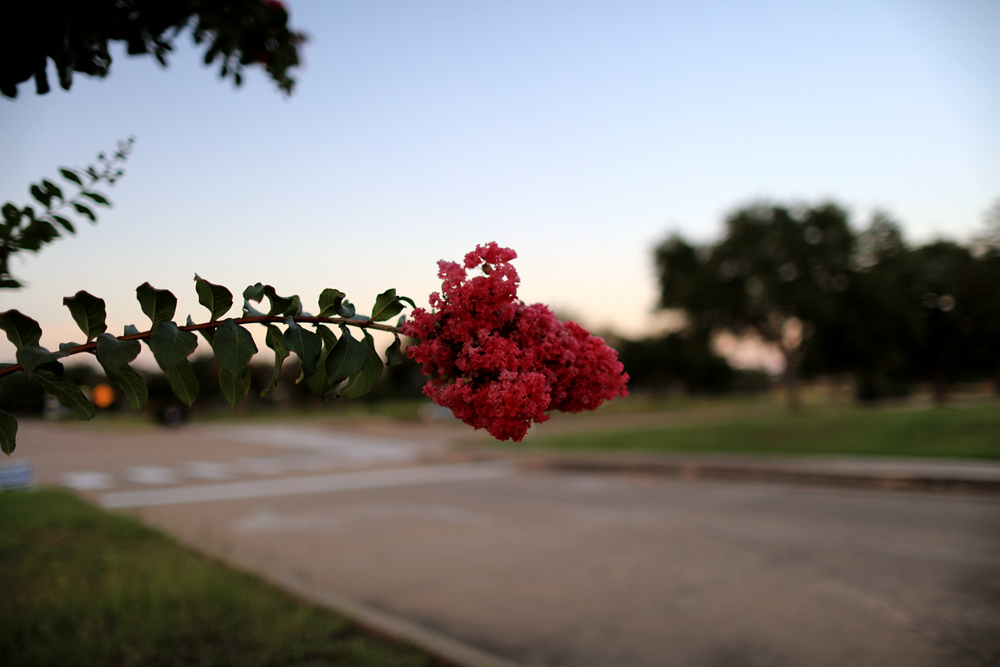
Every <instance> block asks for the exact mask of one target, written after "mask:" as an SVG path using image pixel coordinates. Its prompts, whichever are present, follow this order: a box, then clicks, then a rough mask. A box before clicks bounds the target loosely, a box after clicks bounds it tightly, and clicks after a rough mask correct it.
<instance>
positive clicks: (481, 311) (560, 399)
mask: <svg viewBox="0 0 1000 667" xmlns="http://www.w3.org/2000/svg"><path fill="white" fill-rule="evenodd" d="M515 257H517V253H515V252H514V251H513V250H511V249H509V248H501V247H499V246H497V244H496V243H488V244H486V245H480V246H476V249H475V250H474V251H472V252H470V253H469V254H467V255H466V256H465V266H464V267H463V266H461V265H459V264H457V263H455V262H446V261H440V262H438V267H439V271H438V275H439V276H440V277H441V278H442V280H443V281H444V282H443V285H442V288H441V292H440V293H438V292H434V293H433V294H431V296H430V304H431V306H432V308H433V310H432V311H430V312H428V311H426V310H424V309H422V308H417V309H416V310H415V311H414V312H413V315H412V317H411V318H410V319H409V320H408V321H407V322H406V323H405V324H404V325H403V333H405V334H406V335H407V336H410V337H412V338H415V339H416V341H417V342H416V343H415V344H414V345H411V346H410V348H409V349H408V354H409V357H410V358H411V359H413V360H414V361H417V362H419V363H421V364H423V372H424V374H425V375H428V376H430V379H429V380H428V382H427V384H426V385H425V386H424V393H425V394H427V395H428V396H429V397H430V398H431V399H433V401H434V402H435V403H437V404H438V405H441V406H444V407H446V408H450V409H451V411H452V412H453V413H454V414H455V416H456V417H458V418H459V419H461V420H462V421H463V422H465V423H466V424H469V425H470V426H473V427H475V428H477V429H478V428H485V429H486V430H487V431H489V433H490V435H492V436H493V437H495V438H497V439H499V440H507V439H508V438H512V439H513V440H515V441H518V442H519V441H520V440H521V439H522V438H524V435H525V433H527V432H528V427H529V426H531V422H536V423H540V422H543V421H546V420H547V419H548V418H549V415H548V412H549V411H550V410H560V411H563V412H580V411H581V410H593V409H595V408H597V407H598V406H599V405H601V403H603V402H604V401H606V400H610V399H612V398H615V397H616V396H627V395H628V390H627V388H626V383H627V382H628V375H627V374H626V373H625V372H624V369H623V368H622V365H621V363H620V362H619V361H618V353H617V352H615V351H614V350H613V349H611V348H610V347H608V346H607V345H606V344H605V343H604V341H603V340H601V339H600V338H598V337H596V336H592V335H591V334H590V332H588V331H587V330H586V329H584V328H583V327H581V326H580V325H578V324H576V323H575V322H567V323H566V324H563V323H562V322H560V321H559V320H558V319H557V318H556V316H555V315H554V314H553V313H552V311H551V310H549V309H548V308H547V307H545V306H543V305H542V304H534V305H532V306H526V305H525V304H524V303H522V302H521V301H519V300H518V298H517V285H518V282H519V278H518V275H517V271H515V270H514V267H513V266H511V264H510V261H511V260H512V259H514V258H515ZM480 267H481V268H482V273H483V275H476V276H473V277H469V276H468V275H467V272H468V270H474V269H477V268H480Z"/></svg>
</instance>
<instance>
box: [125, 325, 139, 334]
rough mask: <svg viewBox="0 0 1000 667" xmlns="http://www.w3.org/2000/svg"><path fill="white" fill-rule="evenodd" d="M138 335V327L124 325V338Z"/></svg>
mask: <svg viewBox="0 0 1000 667" xmlns="http://www.w3.org/2000/svg"><path fill="white" fill-rule="evenodd" d="M138 333H140V331H139V327H137V326H135V325H134V324H126V325H125V335H126V336H134V335H136V334H138Z"/></svg>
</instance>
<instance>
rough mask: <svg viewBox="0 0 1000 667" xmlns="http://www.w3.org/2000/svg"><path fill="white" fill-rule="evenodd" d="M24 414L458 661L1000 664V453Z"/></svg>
mask: <svg viewBox="0 0 1000 667" xmlns="http://www.w3.org/2000/svg"><path fill="white" fill-rule="evenodd" d="M454 433H455V432H454V431H452V430H450V429H449V428H448V427H447V426H446V425H435V426H430V427H424V428H416V427H413V426H412V425H409V426H407V427H406V428H404V429H399V428H396V427H394V426H392V425H383V426H380V425H371V424H368V425H365V426H360V425H359V426H357V427H354V428H349V429H347V432H345V431H344V430H343V429H341V430H338V431H336V432H334V431H331V430H329V429H328V428H326V427H323V426H322V425H316V426H314V427H307V426H302V425H297V426H282V425H266V424H265V425H255V426H224V425H189V426H185V427H182V428H180V429H177V430H174V431H168V430H161V429H154V428H140V429H131V428H117V429H107V428H99V427H94V426H93V425H90V424H87V425H77V424H72V425H69V424H67V425H58V426H55V425H49V424H44V423H37V422H30V421H28V422H23V423H22V428H21V433H20V434H19V444H18V450H17V451H16V452H15V454H14V456H13V457H12V459H11V461H10V462H9V463H8V464H7V465H11V464H14V465H16V464H19V463H22V464H23V463H26V464H27V465H29V466H30V468H31V471H32V474H33V475H34V477H35V479H36V481H37V482H38V483H44V484H61V485H66V486H71V487H73V488H75V489H77V490H78V491H79V492H80V493H82V494H83V495H84V496H85V497H87V498H89V499H91V500H92V501H93V502H95V503H97V504H100V505H103V506H105V507H108V508H115V511H123V512H129V513H133V514H136V515H138V516H140V517H141V518H142V519H143V520H145V521H147V522H149V523H151V524H153V525H156V526H159V527H161V528H163V529H164V530H166V531H167V532H169V533H171V534H173V535H175V536H177V537H178V538H179V539H181V540H183V541H185V542H187V543H189V544H191V545H193V546H195V547H196V548H199V549H201V550H203V551H206V552H208V553H211V554H213V555H216V556H218V557H220V558H223V559H225V560H227V561H228V562H231V563H233V564H234V565H236V566H238V567H242V568H244V569H248V570H250V571H254V572H257V573H259V574H261V575H262V576H264V577H265V578H269V579H271V580H273V581H275V582H276V583H278V584H279V585H282V586H284V587H285V588H288V589H289V590H292V591H293V592H296V593H298V594H299V595H301V596H303V597H305V598H307V599H311V600H314V601H316V602H319V603H321V604H325V605H327V606H330V607H332V608H335V609H338V610H340V611H342V612H345V613H348V614H350V615H352V616H354V617H355V618H357V619H358V620H359V621H360V622H362V623H364V624H366V625H369V626H370V627H373V628H375V629H377V630H379V631H381V632H386V633H388V634H392V635H394V636H399V637H402V638H406V639H409V640H410V641H413V642H415V643H418V644H420V645H422V646H424V647H426V648H428V649H429V650H431V651H433V652H435V653H437V654H438V655H441V656H443V657H445V658H447V659H449V660H451V661H452V662H454V663H456V664H469V665H473V664H482V665H485V664H498V665H500V664H522V665H532V666H533V665H539V666H540V665H553V666H555V665H582V666H586V665H638V666H642V665H709V666H712V665H719V666H721V665H734V666H735V665H747V666H754V665H776V666H781V665H876V664H877V665H997V664H1000V494H998V493H997V488H998V487H1000V465H997V464H992V463H988V462H968V461H934V462H926V461H909V460H899V459H849V458H842V457H835V458H823V459H818V458H809V459H798V458H794V457H781V458H768V459H758V458H745V457H681V456H674V457H648V456H645V457H643V456H614V457H601V456H593V455H587V456H576V457H571V456H558V457H554V456H551V455H548V454H541V453H530V452H528V453H525V454H523V455H519V456H517V457H512V456H510V455H509V454H504V455H503V456H501V455H500V453H498V452H496V451H493V450H485V449H480V448H469V447H455V446H453V445H451V444H450V442H451V438H452V436H453V435H454Z"/></svg>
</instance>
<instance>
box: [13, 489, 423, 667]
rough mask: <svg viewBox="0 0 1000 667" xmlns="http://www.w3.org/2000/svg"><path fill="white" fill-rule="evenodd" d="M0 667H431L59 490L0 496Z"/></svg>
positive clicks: (408, 651) (403, 648) (399, 647)
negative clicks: (75, 666) (328, 666)
mask: <svg viewBox="0 0 1000 667" xmlns="http://www.w3.org/2000/svg"><path fill="white" fill-rule="evenodd" d="M0 596H2V599H0V665H4V666H5V667H15V666H19V665H31V666H33V667H39V666H45V665H66V666H70V665H88V666H89V665H123V666H130V665H234V666H235V665H359V666H360V665H372V666H374V665H379V666H381V665H398V666H403V665H406V666H411V665H412V666H416V665H433V664H439V663H437V662H435V661H434V660H433V659H431V658H430V657H428V656H427V655H426V654H424V653H422V652H420V651H418V650H417V649H415V648H412V647H409V646H407V645H403V644H399V643H394V642H390V641H386V640H382V639H378V638H376V637H374V636H372V635H370V634H367V633H365V632H364V631H362V630H360V629H359V628H358V627H357V626H356V625H354V624H353V623H352V622H350V621H349V620H347V619H345V618H342V617H340V616H337V615H334V614H331V613H328V612H326V611H324V610H321V609H317V608H315V607H312V606H309V605H307V604H304V603H302V602H300V601H298V600H296V599H295V598H293V597H291V596H289V595H286V594H284V593H283V592H281V591H279V590H277V589H275V588H273V587H271V586H269V585H267V584H265V583H263V582H261V581H260V580H259V579H255V578H253V577H251V576H249V575H245V574H242V573H239V572H236V571H233V570H230V569H228V568H226V567H224V566H223V565H221V564H219V563H217V562H215V561H212V560H210V559H207V558H204V557H202V556H200V555H198V554H196V553H194V552H192V551H190V550H188V549H186V548H184V547H181V546H180V545H178V544H177V543H176V542H174V541H172V540H171V539H169V538H167V537H166V536H164V535H163V534H161V533H158V532H156V531H153V530H151V529H149V528H146V527H144V526H142V525H141V524H140V523H138V522H137V521H135V520H133V519H130V518H126V517H122V516H118V515H112V514H107V513H104V512H101V511H100V510H98V509H95V508H93V507H91V506H89V505H87V504H85V503H83V502H82V501H80V500H79V499H77V498H76V497H74V496H72V495H71V494H69V493H67V492H63V491H54V490H40V491H25V492H5V493H0Z"/></svg>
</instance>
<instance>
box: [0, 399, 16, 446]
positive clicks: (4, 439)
mask: <svg viewBox="0 0 1000 667" xmlns="http://www.w3.org/2000/svg"><path fill="white" fill-rule="evenodd" d="M16 436H17V420H16V419H14V418H13V417H11V416H10V415H9V414H7V413H6V412H4V411H3V410H0V451H2V452H3V453H4V454H6V455H7V456H10V455H11V454H12V453H13V452H14V447H15V444H16V443H15V442H14V440H15V438H16Z"/></svg>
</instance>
